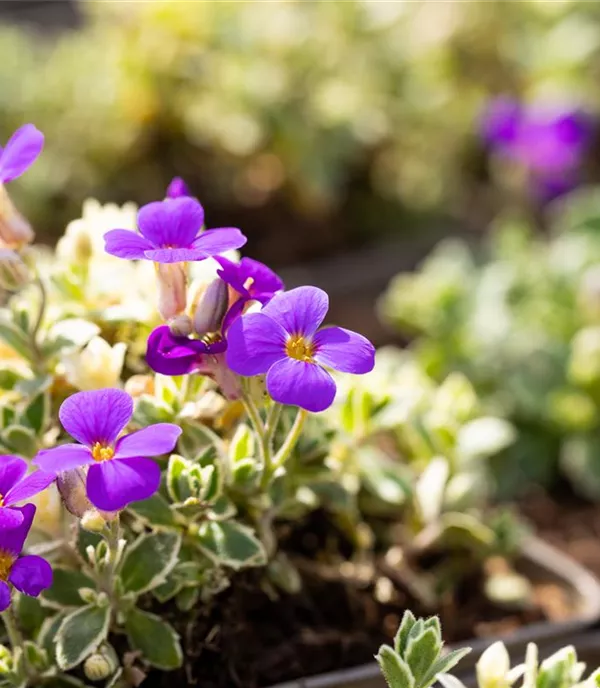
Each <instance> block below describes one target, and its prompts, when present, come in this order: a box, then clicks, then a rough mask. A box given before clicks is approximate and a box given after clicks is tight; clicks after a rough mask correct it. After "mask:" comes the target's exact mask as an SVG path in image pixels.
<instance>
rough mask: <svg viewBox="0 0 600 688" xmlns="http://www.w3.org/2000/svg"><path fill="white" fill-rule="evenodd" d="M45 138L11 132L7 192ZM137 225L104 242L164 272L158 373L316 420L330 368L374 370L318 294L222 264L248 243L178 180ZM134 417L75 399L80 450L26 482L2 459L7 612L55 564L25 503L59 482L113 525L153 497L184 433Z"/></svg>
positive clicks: (0, 538)
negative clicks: (192, 265) (194, 271)
mask: <svg viewBox="0 0 600 688" xmlns="http://www.w3.org/2000/svg"><path fill="white" fill-rule="evenodd" d="M43 140H44V139H43V135H42V134H41V133H40V132H39V131H38V130H37V129H36V128H35V127H34V126H33V125H25V126H24V127H22V128H21V129H19V130H18V131H17V132H15V134H14V135H13V136H12V137H11V139H10V140H9V142H8V143H7V145H6V147H5V148H4V149H0V183H5V182H8V181H11V180H12V179H14V178H16V177H18V176H19V175H20V174H22V173H23V172H24V171H25V170H27V169H28V167H29V166H30V165H31V164H32V163H33V162H34V161H35V159H36V158H37V156H38V155H39V153H40V152H41V149H42V146H43ZM137 225H138V230H139V231H130V230H125V229H119V228H115V229H113V230H111V231H109V232H108V233H107V234H106V235H105V244H106V251H107V252H108V253H110V254H111V255H114V256H117V257H119V258H123V259H126V260H150V261H152V262H154V263H155V265H156V267H157V279H158V280H159V294H160V295H161V296H160V297H159V301H162V306H163V307H162V308H161V307H160V303H159V310H160V312H161V313H168V317H166V320H167V322H166V323H165V324H164V325H161V326H159V327H157V328H156V329H155V330H154V331H153V332H152V333H151V334H150V336H149V338H148V345H147V357H146V358H147V362H148V364H149V366H150V367H151V368H152V369H153V370H155V371H156V372H159V373H162V374H164V375H187V374H201V375H208V376H210V377H212V378H213V379H214V380H215V381H216V382H217V384H218V385H219V386H220V388H221V390H222V392H223V393H224V394H225V396H227V397H229V398H237V397H239V396H240V395H241V394H242V390H243V387H244V385H243V378H248V377H254V376H263V375H264V376H266V386H267V390H268V393H269V394H270V396H271V398H272V399H273V401H274V402H277V403H280V404H288V405H293V406H298V407H300V408H303V409H306V410H308V411H313V412H319V411H323V410H325V409H326V408H328V407H329V406H330V405H331V404H332V403H333V400H334V397H335V393H336V385H335V381H334V378H333V377H332V375H331V374H330V372H329V371H330V370H336V371H340V372H350V373H355V374H362V373H366V372H369V371H370V370H371V369H372V368H373V365H374V353H375V352H374V348H373V346H372V344H371V343H370V342H369V341H368V340H367V339H365V338H364V337H363V336H361V335H359V334H357V333H355V332H351V331H349V330H345V329H343V328H340V327H326V328H323V329H320V327H321V325H322V323H323V321H324V319H325V316H326V315H327V311H328V307H329V303H328V297H327V294H326V293H325V292H323V291H322V290H321V289H318V288H317V287H312V286H304V287H299V288H296V289H292V290H290V291H285V288H284V284H283V282H282V280H281V279H280V278H279V276H278V275H277V274H275V273H274V272H273V271H272V270H271V269H270V268H269V267H268V266H266V265H263V264H262V263H260V262H258V261H256V260H253V259H251V258H243V259H242V260H241V261H240V262H239V263H238V262H235V261H232V260H229V259H228V258H225V257H224V256H223V255H221V254H223V253H225V252H227V251H231V250H233V249H238V248H240V247H241V246H243V245H244V244H245V243H246V237H245V236H244V235H243V234H242V232H241V231H240V230H239V229H237V228H233V227H227V228H220V229H205V227H204V210H203V208H202V206H201V205H200V203H199V202H198V201H197V200H196V199H195V198H193V197H192V196H190V195H189V191H188V189H187V186H186V184H185V182H183V180H181V179H178V178H176V179H174V180H173V181H172V182H171V184H170V185H169V188H168V189H167V192H166V197H165V199H164V200H162V201H157V202H154V203H149V204H148V205H146V206H143V207H142V208H141V209H140V210H139V213H138V216H137ZM207 259H214V261H215V266H216V277H215V279H214V280H213V281H212V282H211V283H210V284H208V285H207V286H206V287H205V288H204V289H203V290H201V291H200V292H199V293H198V294H197V295H196V297H195V298H194V299H192V300H191V303H190V305H189V306H188V303H187V301H188V299H187V291H186V287H187V284H186V269H187V263H188V262H190V261H202V260H207ZM133 410H134V409H133V400H132V398H131V396H130V395H129V394H127V393H126V392H124V391H122V390H120V389H101V390H95V391H88V392H79V393H76V394H73V395H71V396H70V397H68V398H67V399H66V400H65V401H64V402H63V404H62V405H61V407H60V410H59V419H60V422H61V424H62V426H63V429H64V431H65V432H66V433H67V434H68V435H70V436H71V437H72V438H73V440H74V442H65V443H62V444H58V445H57V446H54V447H51V448H48V449H43V450H42V451H40V452H38V454H37V456H36V457H35V459H34V460H33V464H34V465H35V466H36V467H37V470H35V471H34V472H31V473H29V474H28V464H27V462H26V461H24V460H23V459H21V458H20V457H17V456H0V611H1V610H4V609H6V608H7V607H8V606H9V604H10V600H11V591H12V588H16V589H17V590H19V591H20V592H22V593H25V594H27V595H33V596H37V595H39V593H40V592H41V591H43V590H44V589H46V588H48V587H49V586H50V585H51V584H52V568H51V566H50V564H49V563H48V562H47V561H46V560H45V559H43V558H41V557H39V556H34V555H28V554H23V548H24V545H25V540H26V538H27V535H28V533H29V531H30V529H31V526H32V522H33V518H34V515H35V511H36V507H35V505H34V504H32V503H27V501H28V500H30V499H31V498H32V497H34V496H35V495H37V494H38V493H40V492H41V491H42V490H44V489H46V488H47V487H49V486H50V485H51V484H52V483H53V482H55V481H56V482H57V484H58V486H59V490H60V491H61V495H62V496H63V499H64V500H65V503H66V506H67V508H69V510H71V511H72V512H73V513H76V514H77V515H79V516H82V515H83V511H84V510H86V509H88V507H89V509H94V510H98V511H99V513H100V515H101V516H102V517H103V518H104V519H105V520H109V519H111V518H114V517H116V514H117V513H118V512H119V511H121V510H122V509H125V508H126V507H127V506H128V505H129V504H131V503H132V502H137V501H140V500H144V499H147V498H149V497H151V496H152V495H153V494H154V493H155V492H156V491H157V490H158V488H159V484H160V480H161V468H160V466H159V464H158V463H156V461H155V460H154V459H155V458H156V457H160V456H162V455H166V454H169V453H170V452H172V451H173V450H174V449H175V446H176V444H177V442H178V439H179V437H180V435H181V432H182V431H181V428H180V427H178V426H177V425H175V424H173V423H157V424H155V425H151V426H149V427H145V428H142V429H140V430H134V431H133V432H127V428H128V426H129V425H130V421H131V419H132V416H133ZM73 486H76V487H77V486H81V488H82V489H83V491H84V495H83V502H81V500H79V502H78V503H79V504H81V503H83V507H80V506H78V507H77V508H75V507H73V506H72V505H71V506H70V505H69V503H68V495H67V496H66V493H68V492H69V490H72V489H74V488H73ZM78 499H79V497H78ZM23 502H25V503H24V504H23ZM80 512H81V513H80Z"/></svg>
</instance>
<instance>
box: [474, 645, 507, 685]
mask: <svg viewBox="0 0 600 688" xmlns="http://www.w3.org/2000/svg"><path fill="white" fill-rule="evenodd" d="M476 671H477V683H478V684H479V688H509V686H510V683H511V682H510V681H509V678H508V673H509V671H510V657H509V655H508V650H507V649H506V647H505V646H504V643H503V642H501V641H498V642H496V643H494V644H493V645H490V646H489V647H488V648H487V650H486V651H485V652H484V653H483V654H482V655H481V657H480V658H479V661H478V662H477V665H476Z"/></svg>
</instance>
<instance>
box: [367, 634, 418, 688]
mask: <svg viewBox="0 0 600 688" xmlns="http://www.w3.org/2000/svg"><path fill="white" fill-rule="evenodd" d="M375 659H376V660H377V662H378V663H379V666H380V667H381V672H382V673H383V676H384V678H385V680H386V683H387V684H388V686H389V688H414V686H415V679H414V678H413V675H412V674H411V671H410V669H409V667H408V664H407V663H406V662H405V661H404V660H403V659H402V658H401V657H400V656H399V655H398V654H396V653H395V652H394V650H392V648H391V647H388V646H387V645H382V646H381V647H380V648H379V652H378V653H377V655H376V656H375Z"/></svg>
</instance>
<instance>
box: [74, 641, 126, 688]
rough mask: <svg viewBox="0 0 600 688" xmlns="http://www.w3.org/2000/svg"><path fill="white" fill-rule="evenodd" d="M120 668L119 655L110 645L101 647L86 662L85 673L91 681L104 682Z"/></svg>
mask: <svg viewBox="0 0 600 688" xmlns="http://www.w3.org/2000/svg"><path fill="white" fill-rule="evenodd" d="M118 668H119V659H118V657H117V653H116V652H115V651H114V649H113V648H112V647H111V646H110V645H106V644H104V645H101V646H100V647H99V648H98V650H97V651H96V652H94V654H92V655H90V656H89V657H88V658H87V659H86V660H85V662H84V665H83V673H84V674H85V676H86V678H89V679H90V681H103V680H104V679H107V678H109V676H112V675H113V674H114V673H115V671H116V670H117V669H118Z"/></svg>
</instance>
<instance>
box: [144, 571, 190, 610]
mask: <svg viewBox="0 0 600 688" xmlns="http://www.w3.org/2000/svg"><path fill="white" fill-rule="evenodd" d="M182 587H183V583H182V582H181V581H179V580H177V579H176V578H174V577H173V575H171V576H169V578H167V580H166V581H165V582H164V583H161V584H160V585H159V586H158V587H156V588H154V590H153V591H152V594H153V595H154V597H156V599H157V600H158V601H159V602H160V603H161V604H164V603H165V602H167V601H168V600H170V599H172V598H173V597H175V595H176V594H177V593H178V592H179V591H180V590H181V588H182Z"/></svg>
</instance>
